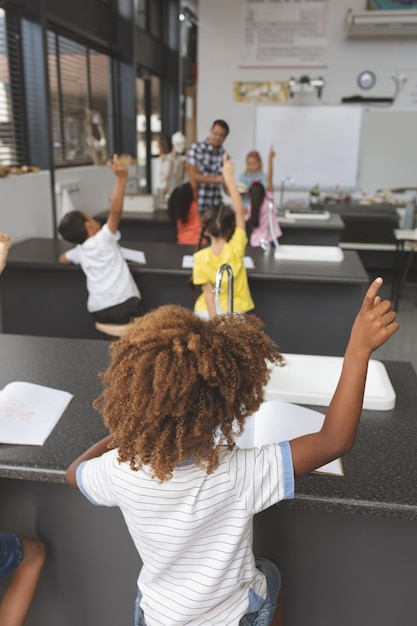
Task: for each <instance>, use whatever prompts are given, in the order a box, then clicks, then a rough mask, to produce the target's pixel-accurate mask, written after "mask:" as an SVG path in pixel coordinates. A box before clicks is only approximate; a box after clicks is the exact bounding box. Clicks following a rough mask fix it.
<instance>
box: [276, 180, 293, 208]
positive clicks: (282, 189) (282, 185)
mask: <svg viewBox="0 0 417 626" xmlns="http://www.w3.org/2000/svg"><path fill="white" fill-rule="evenodd" d="M294 182H295V181H294V179H293V178H292V176H287V177H286V178H284V179H283V181H282V183H281V193H280V196H279V209H280V211H281V212H282V213H283V212H284V191H285V185H286V183H288V184H289V185H293V184H294Z"/></svg>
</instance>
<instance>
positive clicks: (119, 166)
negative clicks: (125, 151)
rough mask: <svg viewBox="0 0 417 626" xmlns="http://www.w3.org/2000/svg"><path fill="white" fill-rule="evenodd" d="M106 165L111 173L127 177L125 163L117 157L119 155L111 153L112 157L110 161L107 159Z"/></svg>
mask: <svg viewBox="0 0 417 626" xmlns="http://www.w3.org/2000/svg"><path fill="white" fill-rule="evenodd" d="M107 165H108V166H109V168H110V169H111V171H112V172H113V174H115V176H118V177H121V178H127V174H128V169H127V165H126V163H124V162H123V161H121V160H120V159H119V156H118V155H117V154H113V159H112V160H111V161H107Z"/></svg>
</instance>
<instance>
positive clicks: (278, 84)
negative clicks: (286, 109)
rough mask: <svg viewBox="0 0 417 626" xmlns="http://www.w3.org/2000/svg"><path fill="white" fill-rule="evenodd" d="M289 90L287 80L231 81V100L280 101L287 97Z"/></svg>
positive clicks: (286, 99)
mask: <svg viewBox="0 0 417 626" xmlns="http://www.w3.org/2000/svg"><path fill="white" fill-rule="evenodd" d="M289 95H290V90H289V87H288V82H287V81H281V80H273V81H265V82H256V83H254V82H239V81H235V82H234V83H233V100H235V101H236V102H257V103H267V102H271V103H275V104H277V103H280V102H281V103H282V102H287V101H288V99H289Z"/></svg>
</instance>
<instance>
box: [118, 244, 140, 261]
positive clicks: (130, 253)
mask: <svg viewBox="0 0 417 626" xmlns="http://www.w3.org/2000/svg"><path fill="white" fill-rule="evenodd" d="M120 249H121V251H122V254H123V258H124V259H126V261H133V262H134V263H143V264H145V265H146V258H145V253H144V252H142V251H141V250H132V248H123V247H122V246H120Z"/></svg>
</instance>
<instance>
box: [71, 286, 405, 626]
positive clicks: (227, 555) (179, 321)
mask: <svg viewBox="0 0 417 626" xmlns="http://www.w3.org/2000/svg"><path fill="white" fill-rule="evenodd" d="M381 285H382V279H381V278H377V279H376V280H375V281H374V282H373V283H372V285H371V286H370V288H369V289H368V292H367V294H366V297H365V299H364V302H363V304H362V307H361V309H360V311H359V313H358V315H357V317H356V320H355V323H354V325H353V328H352V332H351V337H350V341H349V344H348V346H347V349H346V352H345V358H344V364H343V369H342V373H341V376H340V380H339V383H338V386H337V389H336V391H335V394H334V396H333V399H332V401H331V403H330V406H329V408H328V411H327V414H326V417H325V420H324V423H323V427H322V428H321V430H320V431H319V432H317V433H312V434H309V435H305V436H303V437H298V438H297V439H293V440H292V441H284V442H281V443H274V444H270V445H265V446H262V447H261V448H251V449H238V448H236V447H235V445H234V441H235V437H236V435H238V434H240V432H241V430H242V429H243V427H244V424H245V420H246V418H247V417H248V416H249V415H251V414H253V413H254V412H255V411H257V410H258V408H259V406H260V404H261V402H262V401H263V399H264V391H265V386H266V384H267V382H268V379H269V376H270V365H271V363H275V364H283V357H282V355H281V354H280V353H279V352H278V348H277V346H276V345H275V343H274V342H273V341H272V340H271V339H270V338H269V337H268V336H267V335H266V334H265V333H264V332H263V330H262V323H261V321H260V320H259V319H258V318H257V317H255V316H253V315H243V314H225V315H221V316H220V315H218V316H216V317H214V318H213V319H211V320H208V321H206V320H203V319H201V318H199V317H198V316H196V315H194V313H193V312H192V311H190V310H187V309H184V308H182V307H180V306H176V305H166V306H163V307H160V308H159V309H156V310H154V311H152V312H150V313H148V314H147V315H145V316H144V317H142V318H139V319H137V320H135V322H134V324H133V326H132V329H131V330H130V331H129V332H128V333H127V334H126V335H124V336H123V337H122V338H121V339H120V340H119V341H118V342H117V343H115V344H113V345H112V348H111V362H110V365H109V367H108V369H107V370H106V371H105V372H104V374H103V376H102V380H103V385H104V390H103V392H102V394H101V395H100V397H99V398H98V399H97V400H96V401H95V403H94V406H95V408H97V409H98V410H99V411H100V412H101V414H102V415H103V418H104V422H105V424H106V426H107V427H108V429H109V431H110V435H109V436H108V437H106V438H105V439H103V440H101V441H100V442H98V443H97V444H95V445H94V446H92V447H91V448H90V449H88V450H87V451H86V452H84V454H82V455H81V456H80V457H79V458H78V459H76V460H75V461H74V462H73V463H72V465H71V466H70V467H69V468H68V470H67V480H68V482H69V483H70V485H71V486H73V487H78V488H79V489H80V490H81V491H82V493H83V494H84V495H85V496H86V497H87V498H88V499H89V500H91V501H92V502H93V503H94V504H98V505H104V506H118V507H120V509H121V511H122V514H123V516H124V518H125V521H126V524H127V527H128V529H129V532H130V534H131V536H132V539H133V541H134V543H135V546H136V548H137V550H138V552H139V555H140V557H141V559H142V562H143V567H142V569H141V572H140V575H139V578H138V593H137V602H136V616H135V624H136V626H184V625H185V624H187V626H213V625H214V624H216V625H218V626H220V625H221V626H251V625H253V624H264V625H265V626H268V625H271V626H272V625H273V626H282V624H283V612H282V602H281V601H280V596H279V590H280V575H279V571H278V568H277V566H276V565H275V564H274V563H272V562H271V561H269V560H268V559H255V557H254V554H253V549H252V521H253V516H254V515H255V514H256V513H258V512H260V511H263V510H264V509H266V508H268V507H270V506H272V505H274V504H276V503H278V502H279V501H280V500H283V499H285V498H292V497H293V496H294V477H295V476H300V475H302V474H307V473H309V472H311V471H313V470H315V469H316V468H317V467H320V466H321V465H323V464H325V463H328V462H330V461H331V460H333V459H336V458H338V457H339V456H341V455H343V454H345V453H346V452H348V451H349V450H350V449H351V447H352V445H353V443H354V440H355V435H356V430H357V427H358V423H359V419H360V416H361V411H362V402H363V395H364V390H365V381H366V373H367V368H368V361H369V358H370V356H371V353H372V351H373V350H375V349H376V348H378V347H379V346H380V345H382V344H383V343H384V342H385V341H387V339H388V338H389V337H390V336H391V335H392V334H393V333H394V332H395V331H396V330H397V329H398V324H397V322H396V321H395V318H396V315H395V313H394V312H393V311H391V303H390V302H388V301H381V298H380V297H379V296H378V291H379V289H380V287H381ZM307 314H308V312H307Z"/></svg>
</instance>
